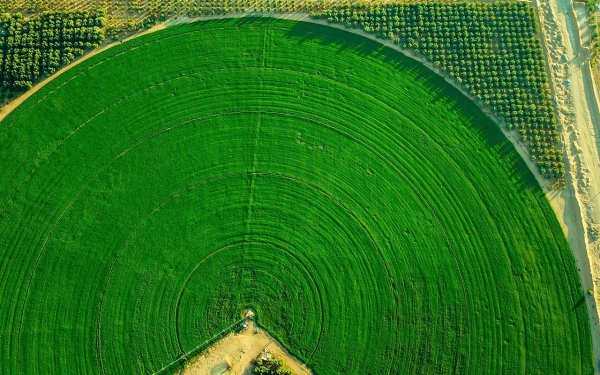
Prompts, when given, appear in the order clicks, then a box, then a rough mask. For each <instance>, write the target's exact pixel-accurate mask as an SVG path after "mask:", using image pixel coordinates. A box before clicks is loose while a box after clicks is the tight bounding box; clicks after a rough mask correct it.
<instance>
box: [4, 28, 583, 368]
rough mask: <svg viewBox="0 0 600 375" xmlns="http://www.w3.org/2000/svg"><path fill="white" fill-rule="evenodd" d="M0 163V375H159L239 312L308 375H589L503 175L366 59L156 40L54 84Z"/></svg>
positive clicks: (561, 296) (284, 31) (477, 125)
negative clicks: (253, 318)
mask: <svg viewBox="0 0 600 375" xmlns="http://www.w3.org/2000/svg"><path fill="white" fill-rule="evenodd" d="M0 144H1V145H2V146H1V147H0V161H2V164H3V166H4V168H5V173H3V174H2V175H1V176H0V184H1V185H0V186H2V187H3V189H1V190H0V202H1V206H0V259H2V261H1V263H0V266H1V268H0V285H2V287H1V288H0V292H1V294H0V313H1V314H2V316H3V317H5V318H4V319H3V320H2V321H1V322H0V335H1V336H0V337H1V338H2V339H3V340H4V341H5V342H7V345H3V346H0V355H1V356H2V357H1V358H3V360H2V361H0V366H2V367H1V368H0V369H1V372H3V373H4V372H7V373H16V374H37V373H102V374H116V373H128V374H135V373H144V374H152V373H156V372H157V371H159V370H160V369H163V368H165V366H167V365H168V364H169V363H171V362H173V361H176V360H177V359H178V358H180V356H181V355H182V353H186V354H188V355H189V353H190V351H193V350H194V348H196V347H197V346H198V345H199V344H201V343H202V342H204V341H205V340H206V339H208V338H210V337H211V336H213V335H214V334H215V333H217V332H219V331H220V330H222V329H223V328H225V327H228V326H230V325H231V324H232V323H234V322H236V321H237V320H238V319H239V318H240V314H241V312H242V311H243V310H244V309H246V308H248V307H251V308H253V309H254V310H255V311H256V312H257V316H258V319H259V323H260V324H261V325H262V326H263V327H265V328H266V329H268V330H269V331H270V332H271V333H272V334H273V335H275V336H276V337H277V338H278V339H280V341H281V342H282V343H283V344H284V345H285V346H286V347H287V348H289V350H290V351H291V352H292V353H293V354H295V355H297V356H298V357H299V358H300V359H302V360H304V361H305V362H307V363H308V365H309V366H310V367H311V368H313V369H314V370H315V371H316V372H317V373H319V374H339V373H377V374H383V373H410V374H417V373H473V374H481V373H490V374H492V373H507V374H508V373H510V374H517V373H538V372H539V373H570V374H578V373H589V371H590V370H591V366H592V363H591V343H590V334H589V326H588V323H587V316H586V311H585V305H584V304H582V303H579V301H580V298H581V296H582V295H583V294H582V291H581V288H580V286H579V285H578V278H577V274H576V270H575V267H574V264H573V260H572V257H571V255H570V251H569V248H568V245H567V243H566V240H565V239H564V236H563V234H562V232H561V230H560V227H559V225H558V223H557V221H556V218H555V216H554V214H553V212H552V211H551V209H550V207H549V205H548V202H547V201H546V200H545V197H544V195H543V193H542V192H541V191H540V189H539V188H538V187H537V186H536V185H535V180H534V179H533V177H532V176H531V175H530V173H529V171H528V170H527V168H526V167H525V166H524V164H523V162H522V161H521V160H520V159H519V157H518V155H517V154H516V152H515V151H514V150H513V149H512V146H511V145H510V143H508V142H507V141H506V140H505V139H504V138H503V137H502V134H501V133H500V131H499V130H498V129H497V128H496V127H495V126H494V124H492V123H491V122H490V120H489V119H488V118H486V117H485V116H484V115H483V114H482V112H481V111H480V110H479V109H478V108H477V107H475V106H474V105H473V104H472V103H470V102H468V101H466V100H465V99H464V98H463V97H461V96H460V94H459V93H458V92H457V91H455V90H454V89H453V88H451V87H449V86H448V85H447V84H446V83H445V82H444V81H443V80H442V79H441V78H439V77H436V76H435V75H433V73H431V72H429V71H427V70H425V69H424V68H423V67H421V66H420V65H418V64H417V63H416V62H413V61H411V60H408V59H406V58H405V57H403V56H401V55H400V54H398V53H396V52H394V51H391V50H389V49H386V48H383V47H381V46H380V45H378V44H376V43H373V42H371V41H367V40H365V39H363V38H360V37H357V36H353V35H349V34H347V33H344V32H341V31H336V30H333V29H329V28H326V27H321V26H315V25H308V24H303V23H295V22H289V21H281V20H268V19H241V20H227V21H211V22H204V23H198V24H192V25H186V26H178V27H174V28H172V29H171V28H170V29H167V30H164V31H161V32H157V33H154V34H152V35H148V36H145V37H140V38H138V39H135V40H133V41H131V42H127V43H124V44H123V45H121V46H117V47H114V48H112V49H110V50H108V51H106V52H104V53H102V54H100V55H98V56H96V57H94V58H92V59H89V60H88V61H85V62H84V63H82V64H80V65H79V66H77V67H75V68H73V69H71V70H69V71H67V72H65V73H64V74H63V75H61V76H60V77H59V78H57V79H56V80H54V81H53V82H51V83H50V84H48V85H46V86H45V87H44V88H42V89H41V90H40V91H39V92H38V93H36V94H35V95H33V96H32V97H31V99H29V100H28V101H27V102H25V103H24V104H23V105H22V106H21V107H19V108H18V109H17V110H15V112H14V113H12V114H11V115H10V116H8V117H7V118H6V119H5V120H4V121H2V122H1V123H0ZM164 372H165V373H166V372H168V371H164Z"/></svg>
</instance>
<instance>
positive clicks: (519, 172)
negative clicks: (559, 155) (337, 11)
mask: <svg viewBox="0 0 600 375" xmlns="http://www.w3.org/2000/svg"><path fill="white" fill-rule="evenodd" d="M271 21H273V20H272V19H271ZM239 22H240V24H248V23H260V24H261V25H264V24H268V23H269V22H270V21H269V19H268V18H263V19H258V18H256V19H251V18H246V19H243V20H240V21H239ZM286 37H288V38H292V39H295V40H296V41H297V42H298V43H299V44H302V43H304V42H306V41H311V42H312V43H314V42H315V41H316V42H319V43H320V44H322V45H325V46H331V45H335V46H337V47H338V49H339V51H340V52H342V51H347V50H350V51H352V52H353V53H356V54H359V55H362V56H372V57H374V58H377V59H378V60H380V61H382V62H384V63H386V64H392V66H394V67H395V68H396V69H398V70H402V71H408V72H410V73H411V74H412V75H413V76H415V77H416V78H417V79H418V80H419V81H420V83H421V84H422V85H423V86H424V87H426V89H427V90H428V91H429V92H433V93H435V97H434V99H433V100H432V101H431V104H436V103H438V102H442V103H443V104H444V106H445V107H448V108H450V109H451V110H452V111H455V112H457V113H460V115H461V116H464V117H466V118H469V119H471V120H472V124H473V128H472V131H473V134H474V135H477V136H478V137H479V138H480V139H481V140H483V141H484V147H486V148H488V149H493V150H494V152H495V153H496V154H497V155H498V157H499V158H505V159H510V161H511V165H512V168H511V170H509V171H507V172H508V173H509V174H510V178H511V180H512V181H513V182H514V183H515V186H517V188H518V191H519V192H523V191H530V192H539V193H540V194H542V195H543V191H542V190H541V189H540V188H539V185H538V183H537V181H536V179H535V177H534V176H533V174H532V173H531V171H530V170H529V168H528V167H527V165H526V164H525V162H524V161H523V160H522V159H521V157H520V155H519V154H518V153H517V152H516V150H515V149H514V146H513V144H512V143H511V142H510V141H509V140H508V139H507V138H506V137H505V136H504V134H503V133H502V131H501V130H500V128H499V127H498V125H497V124H496V123H495V122H494V121H493V120H492V119H490V118H489V117H488V116H487V115H486V114H485V113H484V112H483V110H482V109H481V108H480V107H479V106H478V105H477V104H475V103H474V102H473V101H471V100H470V99H467V98H466V97H465V96H464V95H463V94H462V93H461V92H460V91H459V90H458V89H456V88H455V87H453V86H452V85H450V84H449V83H448V82H446V80H445V79H444V78H443V77H441V76H440V75H438V74H437V73H435V72H433V71H431V70H430V69H429V68H427V67H426V66H425V65H423V64H422V63H421V62H419V61H416V60H414V59H412V58H409V57H407V56H405V55H403V54H402V53H400V52H398V51H396V50H394V49H392V48H389V47H386V46H384V45H382V44H380V43H377V42H376V41H373V40H370V39H367V38H365V37H363V36H361V35H357V34H353V33H349V32H346V31H344V30H340V29H336V28H332V27H327V26H323V25H316V24H312V23H306V22H297V23H296V25H294V26H293V27H292V28H291V30H290V31H288V32H287V33H286ZM465 99H467V100H465ZM440 104H441V103H440Z"/></svg>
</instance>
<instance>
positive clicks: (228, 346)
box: [178, 320, 311, 375]
mask: <svg viewBox="0 0 600 375" xmlns="http://www.w3.org/2000/svg"><path fill="white" fill-rule="evenodd" d="M247 324H248V327H247V328H246V329H245V330H244V331H242V332H240V333H237V334H236V333H231V334H230V335H229V336H227V337H225V338H223V339H221V340H219V341H218V342H217V343H215V344H214V345H213V346H211V347H210V348H209V349H208V350H206V351H205V352H204V353H203V354H201V355H199V356H198V357H196V358H195V359H193V360H192V361H191V362H190V363H189V364H188V365H187V366H186V367H185V369H183V370H182V371H181V372H179V373H178V374H179V375H250V374H251V373H252V369H253V368H254V366H253V365H252V362H253V360H254V359H256V358H258V356H259V355H260V354H261V353H262V352H263V350H266V351H268V352H270V353H272V354H273V355H274V356H275V357H277V358H284V359H285V363H286V366H287V367H289V368H291V369H292V371H293V372H294V375H310V374H311V371H310V370H309V369H308V368H307V367H306V366H305V365H303V364H301V363H300V362H299V361H298V360H297V359H296V358H295V357H292V356H291V355H289V354H288V352H287V351H286V350H285V349H284V348H283V347H282V346H281V345H280V344H279V343H278V342H277V341H276V340H275V339H273V338H272V337H271V336H270V335H269V334H268V333H267V332H266V331H264V330H262V329H260V328H258V327H257V326H256V325H255V324H254V322H253V321H251V320H249V321H247Z"/></svg>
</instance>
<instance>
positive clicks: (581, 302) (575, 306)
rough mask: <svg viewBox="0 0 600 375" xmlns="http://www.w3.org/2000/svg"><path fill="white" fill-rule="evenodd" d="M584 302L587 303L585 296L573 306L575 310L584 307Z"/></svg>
mask: <svg viewBox="0 0 600 375" xmlns="http://www.w3.org/2000/svg"><path fill="white" fill-rule="evenodd" d="M584 302H585V296H581V298H580V299H579V300H578V301H577V303H575V305H574V306H573V310H577V308H579V306H581V305H583V304H584Z"/></svg>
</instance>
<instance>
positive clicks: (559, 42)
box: [533, 0, 600, 374]
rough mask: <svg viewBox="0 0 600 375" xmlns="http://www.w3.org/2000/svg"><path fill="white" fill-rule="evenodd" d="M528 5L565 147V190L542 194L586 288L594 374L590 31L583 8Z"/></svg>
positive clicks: (598, 180) (595, 169) (595, 174)
mask: <svg viewBox="0 0 600 375" xmlns="http://www.w3.org/2000/svg"><path fill="white" fill-rule="evenodd" d="M533 4H534V6H536V7H537V8H538V14H539V16H540V21H541V23H542V32H543V34H544V39H545V44H546V51H547V55H548V56H547V58H548V64H549V66H550V71H551V76H552V77H551V78H552V82H553V86H554V87H553V88H554V96H555V99H556V106H557V109H558V111H557V112H558V113H557V114H558V121H559V127H560V129H561V133H562V134H561V137H562V141H563V143H564V145H565V151H566V160H565V162H566V163H565V164H566V167H567V189H566V190H564V191H562V192H549V193H548V197H549V199H550V202H551V203H552V206H553V207H554V210H555V211H556V214H557V216H558V218H559V220H560V222H561V225H562V227H563V229H564V231H565V233H566V235H567V238H568V240H569V243H570V244H571V249H572V250H573V255H574V257H575V261H576V263H577V268H578V269H579V276H580V278H581V284H582V286H583V289H584V291H585V292H586V297H585V300H586V305H587V308H588V314H589V316H590V325H591V329H592V341H593V347H594V360H595V362H594V369H595V374H600V330H599V327H598V308H597V307H598V302H599V299H598V297H599V296H600V288H599V287H600V285H599V284H598V282H597V281H598V277H600V241H598V232H599V228H600V225H599V224H598V223H600V221H599V219H600V196H598V193H599V192H600V153H599V149H598V141H599V138H598V137H597V136H596V135H597V134H599V135H600V122H599V120H600V114H599V112H598V101H597V98H596V92H595V89H594V82H593V79H592V72H591V68H590V64H589V56H590V53H589V49H588V48H587V45H586V43H588V44H589V35H590V32H589V28H588V26H587V22H586V17H585V9H582V8H581V6H579V5H577V6H576V8H574V7H573V4H572V2H571V0H534V1H533ZM588 290H593V291H594V296H591V295H590V294H589V293H587V291H588ZM594 297H595V298H594Z"/></svg>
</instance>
